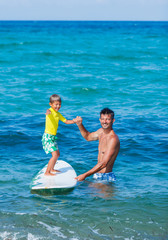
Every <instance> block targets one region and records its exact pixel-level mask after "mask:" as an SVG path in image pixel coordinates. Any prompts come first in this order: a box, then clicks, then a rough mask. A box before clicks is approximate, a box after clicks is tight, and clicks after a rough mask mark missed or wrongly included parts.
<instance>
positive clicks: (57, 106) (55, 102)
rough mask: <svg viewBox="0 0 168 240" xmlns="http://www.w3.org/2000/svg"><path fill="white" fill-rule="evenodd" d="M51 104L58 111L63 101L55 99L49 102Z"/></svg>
mask: <svg viewBox="0 0 168 240" xmlns="http://www.w3.org/2000/svg"><path fill="white" fill-rule="evenodd" d="M49 104H50V106H51V107H52V108H53V109H54V110H55V111H56V112H58V111H59V109H60V108H61V102H59V101H54V102H53V103H49Z"/></svg>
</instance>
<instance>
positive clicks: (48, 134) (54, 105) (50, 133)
mask: <svg viewBox="0 0 168 240" xmlns="http://www.w3.org/2000/svg"><path fill="white" fill-rule="evenodd" d="M49 105H50V107H51V108H50V109H49V110H47V112H46V122H45V132H44V134H43V137H42V144H43V149H44V151H45V152H46V154H48V153H51V154H52V157H51V159H50V160H49V162H48V167H47V170H46V172H45V175H48V176H54V175H55V174H54V172H55V173H56V172H59V171H57V170H55V169H54V166H55V163H56V161H57V159H58V157H59V156H60V152H59V149H58V145H57V142H56V139H57V137H56V134H57V129H58V123H59V120H61V121H62V122H64V123H66V124H73V123H76V119H74V120H67V119H66V118H64V117H63V116H62V115H61V113H59V112H58V111H59V109H60V108H61V98H60V96H58V95H57V94H53V95H52V96H51V97H50V102H49Z"/></svg>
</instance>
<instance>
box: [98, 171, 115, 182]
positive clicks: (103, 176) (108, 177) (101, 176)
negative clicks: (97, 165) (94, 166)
mask: <svg viewBox="0 0 168 240" xmlns="http://www.w3.org/2000/svg"><path fill="white" fill-rule="evenodd" d="M93 178H94V179H96V180H100V181H106V182H115V181H116V176H115V175H114V173H113V172H109V173H95V174H94V175H93Z"/></svg>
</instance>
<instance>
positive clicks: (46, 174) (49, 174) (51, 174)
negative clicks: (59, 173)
mask: <svg viewBox="0 0 168 240" xmlns="http://www.w3.org/2000/svg"><path fill="white" fill-rule="evenodd" d="M44 175H45V176H55V174H54V173H45V174H44Z"/></svg>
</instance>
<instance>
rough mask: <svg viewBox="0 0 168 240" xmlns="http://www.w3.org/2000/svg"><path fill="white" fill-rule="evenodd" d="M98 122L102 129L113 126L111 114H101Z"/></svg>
mask: <svg viewBox="0 0 168 240" xmlns="http://www.w3.org/2000/svg"><path fill="white" fill-rule="evenodd" d="M99 120H100V123H101V126H102V128H103V129H107V128H111V126H112V124H113V121H112V119H111V114H101V116H100V119H99Z"/></svg>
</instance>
